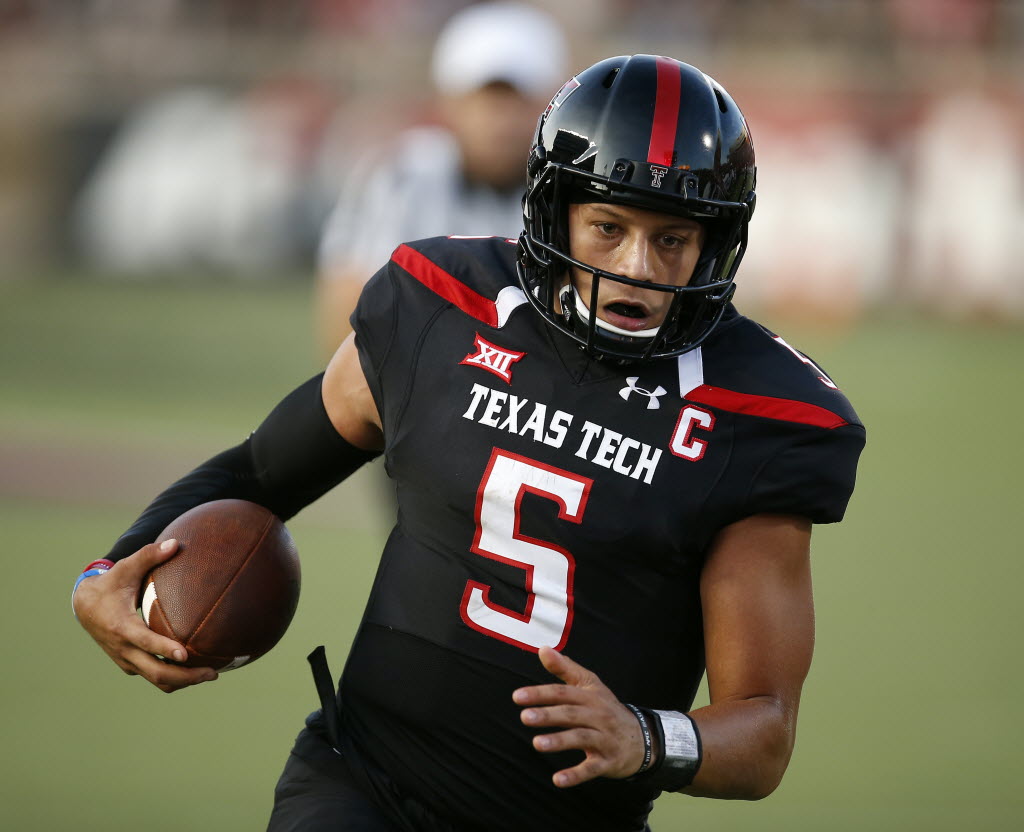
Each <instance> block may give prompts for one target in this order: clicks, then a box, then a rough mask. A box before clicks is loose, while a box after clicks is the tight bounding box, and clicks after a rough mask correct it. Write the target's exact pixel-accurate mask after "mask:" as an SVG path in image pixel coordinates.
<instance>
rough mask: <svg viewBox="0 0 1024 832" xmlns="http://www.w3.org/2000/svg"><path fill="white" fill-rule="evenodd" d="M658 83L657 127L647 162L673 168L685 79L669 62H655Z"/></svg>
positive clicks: (655, 99) (660, 59)
mask: <svg viewBox="0 0 1024 832" xmlns="http://www.w3.org/2000/svg"><path fill="white" fill-rule="evenodd" d="M655 66H657V68H658V83H657V87H656V91H655V94H654V123H653V124H652V125H651V143H650V146H649V147H648V150H647V161H648V163H650V164H652V165H664V166H665V167H671V166H672V156H673V155H674V152H675V145H676V128H677V126H678V123H679V90H680V88H681V86H682V79H681V77H680V75H679V67H678V66H677V65H676V63H675V61H672V60H670V59H669V58H655Z"/></svg>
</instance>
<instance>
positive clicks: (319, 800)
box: [267, 717, 458, 832]
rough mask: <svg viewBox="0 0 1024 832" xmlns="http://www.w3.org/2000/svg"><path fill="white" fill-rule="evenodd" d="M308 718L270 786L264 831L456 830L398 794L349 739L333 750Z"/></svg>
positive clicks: (414, 802)
mask: <svg viewBox="0 0 1024 832" xmlns="http://www.w3.org/2000/svg"><path fill="white" fill-rule="evenodd" d="M309 722H310V726H311V727H307V728H306V729H305V730H304V731H303V732H302V733H301V734H299V737H298V739H297V740H296V743H295V748H294V749H293V750H292V753H291V754H290V755H289V757H288V762H287V763H286V764H285V767H284V771H283V772H282V773H281V778H280V779H279V780H278V782H277V787H276V788H275V789H274V809H273V811H272V812H271V815H270V823H269V825H268V827H267V832H458V830H456V828H455V827H454V826H452V825H451V824H449V823H447V822H446V821H444V820H443V819H441V818H439V817H437V816H436V815H435V814H433V813H432V812H431V811H430V810H429V809H427V808H426V807H425V806H423V805H422V804H421V803H419V802H418V801H416V800H414V799H412V798H410V797H408V796H407V795H404V794H402V793H401V792H400V791H399V790H398V789H397V787H396V786H395V785H394V783H393V782H392V781H391V780H390V778H388V776H387V775H386V774H384V773H383V772H382V771H380V770H379V769H377V768H375V767H373V766H371V765H369V764H367V763H366V762H365V761H364V760H363V759H362V757H361V756H360V755H359V753H358V752H357V751H356V750H355V749H354V748H352V747H351V745H350V744H349V743H346V742H344V740H343V742H342V753H340V754H339V753H338V752H336V751H335V750H334V749H333V748H331V746H330V743H329V742H328V741H327V740H326V738H324V736H323V735H322V733H320V731H319V730H317V728H318V727H319V722H318V721H317V720H316V719H315V718H314V717H311V719H310V721H309ZM311 728H312V730H311Z"/></svg>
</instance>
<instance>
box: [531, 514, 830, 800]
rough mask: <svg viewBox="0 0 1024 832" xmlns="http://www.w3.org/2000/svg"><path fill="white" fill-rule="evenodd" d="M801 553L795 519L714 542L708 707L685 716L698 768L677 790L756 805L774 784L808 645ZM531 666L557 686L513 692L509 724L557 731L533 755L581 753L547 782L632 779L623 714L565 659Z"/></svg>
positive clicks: (751, 525)
mask: <svg viewBox="0 0 1024 832" xmlns="http://www.w3.org/2000/svg"><path fill="white" fill-rule="evenodd" d="M809 555H810V523H809V522H807V521H806V520H803V519H800V518H795V517H783V516H774V515H761V516H756V517H751V518H747V519H745V520H742V521H740V522H738V523H735V524H733V525H731V526H729V527H727V528H726V529H725V530H723V531H722V533H721V534H720V536H719V538H718V540H717V541H716V544H715V546H714V549H713V551H712V553H711V555H710V557H709V560H708V563H707V565H706V567H705V569H704V573H703V576H702V582H701V598H702V604H703V608H704V622H705V639H706V646H707V666H708V671H707V672H708V683H709V688H710V694H711V704H710V705H708V706H706V707H704V708H700V709H698V710H695V711H693V712H692V713H691V716H692V717H693V719H694V720H695V721H696V723H697V725H698V727H699V729H700V735H701V740H702V746H703V760H702V763H701V767H700V769H699V771H698V773H697V776H696V778H695V779H694V782H693V783H692V784H691V785H690V786H689V787H688V788H686V789H683V790H682V791H683V792H684V793H686V794H690V795H695V796H701V797H718V798H740V799H757V798H761V797H764V796H766V795H768V794H770V793H771V792H772V791H773V790H774V789H775V788H776V786H777V785H778V784H779V782H780V781H781V779H782V775H783V773H784V772H785V770H786V766H787V764H788V763H789V758H790V755H791V754H792V750H793V743H794V740H795V730H796V715H797V706H798V703H799V699H800V690H801V688H802V685H803V682H804V679H805V678H806V675H807V671H808V668H809V667H810V661H811V653H812V649H813V643H814V613H813V603H812V597H811V580H810V560H809ZM540 659H541V662H542V663H543V664H544V666H545V668H546V669H547V670H548V671H550V672H551V673H552V674H554V675H555V676H557V677H558V678H560V679H561V680H562V682H564V684H561V685H559V684H551V685H538V686H534V687H527V688H521V689H520V690H517V691H516V692H515V693H514V694H513V699H514V701H515V702H516V703H517V704H519V705H523V706H524V710H523V711H522V713H521V719H522V721H523V723H524V724H526V725H529V726H531V727H538V728H545V727H550V728H561V729H564V730H560V731H554V732H551V733H545V734H540V735H538V736H537V737H536V738H535V739H534V746H535V747H536V748H537V750H539V751H544V752H551V751H566V750H572V749H578V750H580V751H583V752H584V753H585V755H586V757H585V759H584V760H583V761H582V762H581V763H579V764H578V765H576V766H574V767H572V768H569V769H564V770H562V771H559V772H557V773H556V774H555V775H554V778H553V779H554V782H555V784H556V785H557V786H560V787H569V786H576V785H579V784H580V783H584V782H586V781H587V780H592V779H594V778H595V777H612V778H623V777H630V776H632V775H634V774H636V773H637V772H638V770H639V769H640V767H641V764H642V762H643V757H644V743H643V735H642V732H641V730H640V727H639V723H638V721H637V719H636V717H635V716H634V715H633V713H632V712H631V711H630V710H628V709H627V708H626V706H625V705H623V704H622V703H620V702H619V701H618V700H617V699H616V697H615V695H614V694H613V693H612V692H611V691H610V690H609V689H608V688H607V687H606V686H605V685H603V684H602V683H601V681H600V679H598V678H597V676H595V675H594V674H593V673H591V672H590V671H588V670H587V669H586V668H583V667H581V666H580V665H578V664H577V663H576V662H573V661H572V660H570V659H569V658H568V657H566V656H562V655H560V654H558V653H556V652H555V651H554V650H551V649H549V648H543V649H542V650H541V651H540Z"/></svg>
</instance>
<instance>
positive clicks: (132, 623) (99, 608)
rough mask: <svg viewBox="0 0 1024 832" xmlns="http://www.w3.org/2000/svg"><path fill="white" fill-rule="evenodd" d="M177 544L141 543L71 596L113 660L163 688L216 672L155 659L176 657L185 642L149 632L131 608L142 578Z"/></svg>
mask: <svg viewBox="0 0 1024 832" xmlns="http://www.w3.org/2000/svg"><path fill="white" fill-rule="evenodd" d="M177 550H178V543H177V541H176V540H167V541H164V542H163V543H162V544H159V545H158V544H156V543H150V544H149V545H148V546H143V547H142V548H141V549H139V551H137V552H136V553H135V554H134V555H131V556H130V557H127V558H125V559H124V560H121V561H118V562H117V563H115V564H114V566H113V567H112V568H111V569H110V571H109V572H106V573H105V574H103V575H97V576H95V577H92V578H86V579H85V580H84V581H82V583H81V584H79V586H78V590H77V591H76V592H75V596H74V601H73V603H74V607H75V615H77V616H78V620H79V622H80V623H81V625H82V626H83V627H84V628H85V630H86V632H88V633H89V635H90V636H92V637H93V638H94V639H95V640H96V643H97V644H99V646H100V647H102V648H103V650H104V652H105V653H106V654H107V655H108V656H110V658H111V659H113V661H114V664H116V665H117V666H118V667H120V668H121V670H123V671H124V672H125V673H127V674H128V675H129V676H142V677H143V678H144V679H145V680H146V681H147V682H150V683H151V684H153V685H156V687H158V688H160V690H162V691H164V693H172V692H173V691H176V690H180V689H181V688H185V687H188V686H189V685H197V684H199V683H200V682H210V681H213V680H214V679H216V678H217V672H216V671H215V670H211V669H210V668H208V667H179V666H177V665H174V664H169V663H167V662H164V661H161V660H160V659H158V658H157V656H166V657H167V658H169V659H175V660H178V661H181V660H183V659H185V648H184V647H183V646H182V645H180V644H178V642H176V641H174V640H173V639H169V638H165V637H164V636H161V635H157V634H156V633H154V632H153V631H152V630H150V629H149V627H147V626H146V624H145V622H144V621H143V620H142V618H141V617H140V616H139V615H138V613H137V612H136V608H135V603H136V599H137V598H138V597H139V589H140V587H141V586H142V581H143V580H144V579H145V577H146V575H147V574H149V572H150V570H152V569H153V568H154V567H156V566H159V565H160V564H161V563H163V562H164V561H166V560H169V559H170V558H171V557H173V556H174V554H175V552H177Z"/></svg>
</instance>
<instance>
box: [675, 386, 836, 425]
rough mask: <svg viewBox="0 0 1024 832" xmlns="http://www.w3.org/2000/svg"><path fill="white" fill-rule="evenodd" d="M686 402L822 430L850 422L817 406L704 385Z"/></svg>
mask: <svg viewBox="0 0 1024 832" xmlns="http://www.w3.org/2000/svg"><path fill="white" fill-rule="evenodd" d="M685 398H686V399H687V400H689V401H692V402H697V403H698V404H706V405H708V406H710V407H715V408H718V409H719V410H725V411H728V412H729V413H745V414H747V415H748V416H763V417H764V418H766V419H778V420H780V421H783V422H798V423H800V424H802V425H814V426H815V427H819V428H829V429H832V428H838V427H842V426H843V425H845V424H847V421H846V420H845V419H844V418H843V417H842V416H839V415H837V414H835V413H833V412H832V411H831V410H826V409H825V408H824V407H818V405H816V404H808V403H807V402H797V401H793V400H792V399H776V398H773V397H772V396H756V395H754V394H753V393H737V392H736V391H734V390H723V389H722V388H721V387H712V386H711V385H709V384H702V385H700V386H699V387H695V388H694V389H693V390H691V391H690V392H689V393H687V394H686V396H685Z"/></svg>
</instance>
